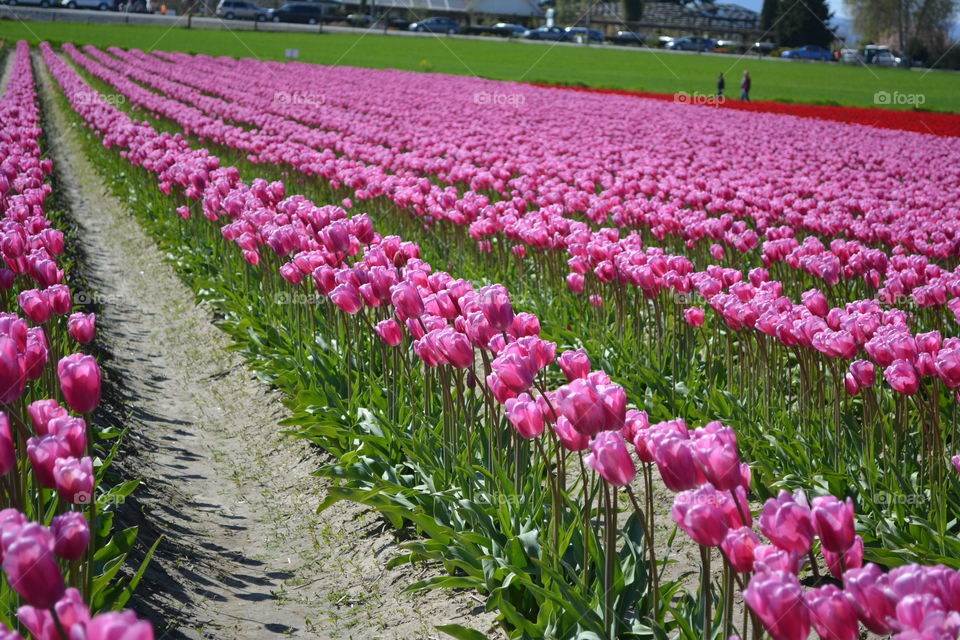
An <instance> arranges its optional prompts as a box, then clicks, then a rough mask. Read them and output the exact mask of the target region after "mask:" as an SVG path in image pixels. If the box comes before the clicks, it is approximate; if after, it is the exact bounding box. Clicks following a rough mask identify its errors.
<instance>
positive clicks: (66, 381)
mask: <svg viewBox="0 0 960 640" xmlns="http://www.w3.org/2000/svg"><path fill="white" fill-rule="evenodd" d="M57 373H58V375H59V377H60V388H61V389H62V391H63V397H64V398H65V399H66V401H67V404H68V405H69V406H70V408H71V409H73V410H74V411H76V412H77V413H90V412H91V411H93V410H94V409H96V408H97V405H99V404H100V367H98V366H97V361H96V360H95V359H94V358H93V357H92V356H85V355H83V354H81V353H74V354H73V355H69V356H67V357H65V358H63V359H61V360H60V363H59V364H58V365H57Z"/></svg>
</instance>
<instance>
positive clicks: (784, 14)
mask: <svg viewBox="0 0 960 640" xmlns="http://www.w3.org/2000/svg"><path fill="white" fill-rule="evenodd" d="M778 9H779V11H778V15H777V17H776V18H775V19H774V22H773V25H771V26H772V27H773V29H774V32H775V33H776V34H777V42H778V43H779V44H780V46H785V47H800V46H803V45H807V44H815V45H819V46H821V47H829V46H830V44H831V43H832V42H833V40H834V38H835V36H834V34H833V31H832V30H831V29H830V27H829V26H827V23H828V22H829V21H830V19H831V18H832V17H833V16H832V15H831V13H830V9H829V8H828V7H827V3H826V0H780V6H779V8H778Z"/></svg>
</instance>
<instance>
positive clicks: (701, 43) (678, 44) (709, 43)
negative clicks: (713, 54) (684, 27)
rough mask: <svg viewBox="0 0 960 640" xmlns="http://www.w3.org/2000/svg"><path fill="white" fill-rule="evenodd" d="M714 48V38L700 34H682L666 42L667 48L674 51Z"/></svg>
mask: <svg viewBox="0 0 960 640" xmlns="http://www.w3.org/2000/svg"><path fill="white" fill-rule="evenodd" d="M716 48H717V41H716V40H711V39H710V38H704V37H702V36H684V37H683V38H676V39H675V40H671V41H670V42H668V43H667V49H673V50H674V51H713V50H714V49H716Z"/></svg>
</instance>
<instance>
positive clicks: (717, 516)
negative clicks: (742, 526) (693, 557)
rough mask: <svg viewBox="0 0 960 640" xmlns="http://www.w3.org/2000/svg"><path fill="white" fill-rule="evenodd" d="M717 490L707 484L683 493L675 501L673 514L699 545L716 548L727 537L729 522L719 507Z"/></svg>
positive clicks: (680, 525)
mask: <svg viewBox="0 0 960 640" xmlns="http://www.w3.org/2000/svg"><path fill="white" fill-rule="evenodd" d="M716 494H717V490H716V489H714V488H713V487H712V486H711V485H709V484H707V485H704V486H702V487H700V488H699V489H697V490H695V491H683V492H681V493H679V494H677V496H676V498H674V501H673V509H672V510H671V513H672V515H673V519H674V521H675V522H676V523H677V525H678V526H679V527H680V528H681V529H683V531H684V532H685V533H686V534H687V535H688V536H690V538H692V539H693V541H694V542H696V543H697V544H699V545H703V546H707V547H716V546H719V545H720V543H721V542H723V540H724V538H725V537H726V535H727V520H726V516H725V515H724V513H723V512H722V511H721V510H720V509H719V508H718V507H717V495H716Z"/></svg>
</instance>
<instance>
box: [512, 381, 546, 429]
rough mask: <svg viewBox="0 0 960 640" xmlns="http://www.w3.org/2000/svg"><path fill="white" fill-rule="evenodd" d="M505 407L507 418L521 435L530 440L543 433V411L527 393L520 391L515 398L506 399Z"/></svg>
mask: <svg viewBox="0 0 960 640" xmlns="http://www.w3.org/2000/svg"><path fill="white" fill-rule="evenodd" d="M506 407H507V419H508V420H510V423H511V424H512V425H513V426H514V427H516V429H517V432H518V433H519V434H520V435H521V436H522V437H524V438H526V439H527V440H530V439H533V438H536V437H537V436H539V435H540V434H541V433H543V427H544V424H543V413H541V411H540V407H539V405H538V404H537V402H536V401H534V400H533V398H531V397H530V396H529V395H528V394H526V393H521V394H520V395H519V396H518V397H517V398H511V399H509V400H507V402H506Z"/></svg>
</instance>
